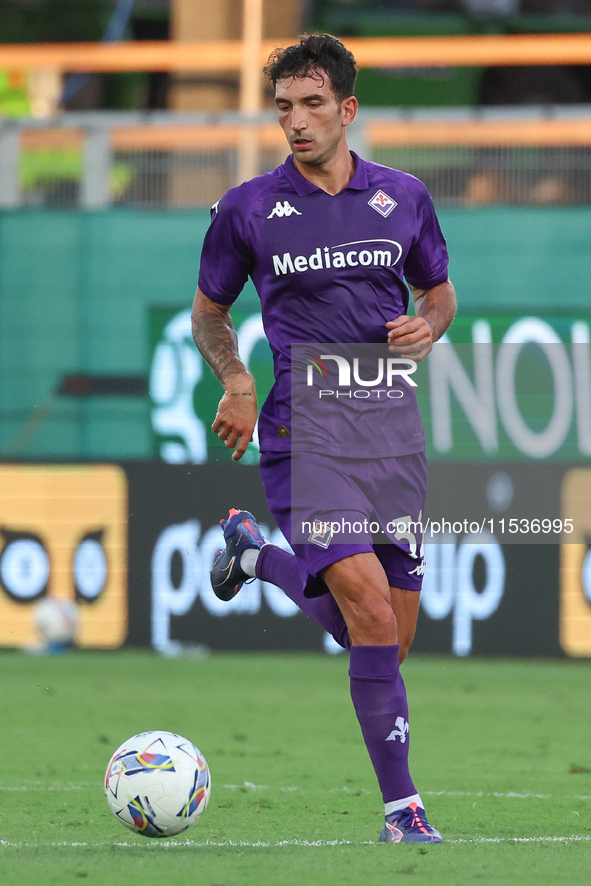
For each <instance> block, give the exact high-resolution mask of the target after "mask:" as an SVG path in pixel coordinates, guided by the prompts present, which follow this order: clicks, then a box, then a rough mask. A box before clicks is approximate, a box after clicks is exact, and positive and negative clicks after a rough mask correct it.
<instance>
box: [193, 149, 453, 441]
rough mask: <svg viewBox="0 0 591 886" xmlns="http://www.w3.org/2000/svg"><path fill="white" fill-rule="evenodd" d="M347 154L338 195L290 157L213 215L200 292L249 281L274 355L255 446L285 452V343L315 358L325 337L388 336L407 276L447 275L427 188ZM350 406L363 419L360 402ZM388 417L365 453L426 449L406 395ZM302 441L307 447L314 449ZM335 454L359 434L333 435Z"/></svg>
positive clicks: (403, 304)
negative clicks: (348, 171) (351, 167)
mask: <svg viewBox="0 0 591 886" xmlns="http://www.w3.org/2000/svg"><path fill="white" fill-rule="evenodd" d="M353 158H354V160H355V173H354V175H353V177H352V179H351V181H350V182H349V184H348V185H347V187H346V188H345V189H344V190H343V191H341V192H340V193H339V194H336V195H335V196H331V195H330V194H327V193H326V192H325V191H323V190H322V189H321V188H319V187H317V186H316V185H314V184H312V183H311V182H309V181H308V180H307V179H305V178H304V177H303V176H302V175H300V173H299V172H298V171H297V169H296V168H295V166H294V163H293V159H292V157H291V156H289V157H288V158H287V160H286V162H285V163H284V164H282V165H281V166H279V167H278V168H277V169H275V170H274V171H273V172H269V173H266V174H265V175H261V176H259V177H257V178H255V179H252V180H251V181H248V182H245V183H244V184H242V185H240V186H239V187H237V188H233V189H232V190H230V191H228V192H227V194H225V196H224V197H223V198H222V199H221V200H220V201H219V203H217V204H216V205H215V206H214V208H213V210H212V221H211V225H210V227H209V230H208V232H207V234H206V236H205V241H204V244H203V251H202V255H201V266H200V272H199V288H200V289H201V291H202V292H203V293H204V294H205V295H206V296H207V297H208V298H210V299H211V300H212V301H214V302H217V303H219V304H224V305H230V304H232V303H233V302H234V300H235V299H236V298H237V297H238V295H239V294H240V292H241V290H242V288H243V286H244V284H245V282H246V280H247V278H248V277H249V276H250V277H251V278H252V280H253V283H254V285H255V287H256V289H257V292H258V294H259V297H260V299H261V310H262V317H263V324H264V328H265V333H266V335H267V338H268V339H269V344H270V346H271V351H272V353H273V361H274V372H275V384H274V385H273V387H272V389H271V391H270V393H269V396H268V397H267V400H266V401H265V403H264V405H263V407H262V409H261V414H260V418H259V441H260V445H261V449H262V450H266V451H271V452H273V451H276V452H282V451H287V450H289V449H290V444H291V439H290V437H291V405H290V404H291V372H290V370H291V345H292V344H293V343H300V342H301V343H310V344H312V343H314V351H315V353H320V351H319V350H318V344H322V343H327V342H347V343H364V344H368V343H376V344H377V343H386V342H387V332H388V330H387V329H386V327H385V324H386V322H388V321H390V320H394V319H395V318H396V317H398V316H400V315H401V314H405V313H406V312H407V309H408V302H409V292H408V288H407V286H406V284H405V282H404V281H405V278H406V280H407V281H408V282H409V283H410V284H411V285H412V286H414V287H416V288H417V289H430V288H432V287H433V286H437V285H438V284H440V283H444V282H445V281H446V280H447V278H448V272H447V265H448V255H447V249H446V245H445V240H444V238H443V235H442V233H441V229H440V227H439V223H438V221H437V217H436V215H435V210H434V207H433V203H432V200H431V197H430V195H429V193H428V191H427V189H426V187H425V185H424V184H423V183H422V182H420V181H419V180H418V179H416V178H415V177H414V176H412V175H409V174H407V173H404V172H400V171H398V170H395V169H390V168H389V167H386V166H381V165H379V164H377V163H372V162H368V161H366V160H362V159H361V158H359V157H357V155H356V154H353ZM359 408H360V409H364V410H365V412H364V414H366V415H367V404H366V403H363V404H360V405H359ZM380 408H381V404H380ZM392 414H393V418H392V420H391V421H388V422H387V427H386V428H385V429H384V430H385V431H386V433H384V434H380V435H376V434H375V433H374V432H372V431H369V430H368V434H367V435H366V436H367V440H368V443H369V448H364V450H363V455H364V457H372V456H375V457H379V456H382V455H386V454H387V455H408V454H411V453H415V452H421V451H422V450H423V449H424V446H425V440H424V434H423V431H422V424H421V420H420V416H419V413H418V406H417V403H416V397H415V396H414V393H413V392H412V390H411V391H410V392H409V395H408V396H405V397H404V398H403V399H402V400H398V401H392ZM380 415H381V416H382V420H383V415H384V413H383V410H382V411H381V412H380ZM370 424H371V423H370ZM369 427H370V425H369V424H368V428H369ZM305 436H306V435H305V434H299V435H298V437H299V438H300V439H302V437H305ZM310 439H311V441H312V442H311V443H310V448H311V449H315V448H316V449H319V448H320V449H321V448H322V446H321V444H318V445H315V444H314V441H313V435H311V437H310ZM372 441H373V444H372ZM364 446H365V444H364ZM332 451H333V453H334V454H335V455H342V456H357V455H358V454H359V440H355V441H354V444H353V445H352V446H348V445H347V441H346V440H340V441H338V445H337V446H336V447H335V446H333V447H332Z"/></svg>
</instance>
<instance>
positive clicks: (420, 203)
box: [404, 179, 449, 289]
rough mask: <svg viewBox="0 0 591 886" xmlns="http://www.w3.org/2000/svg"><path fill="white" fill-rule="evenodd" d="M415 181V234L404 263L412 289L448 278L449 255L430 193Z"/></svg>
mask: <svg viewBox="0 0 591 886" xmlns="http://www.w3.org/2000/svg"><path fill="white" fill-rule="evenodd" d="M415 183H416V186H417V190H416V195H415V202H416V207H417V234H416V237H415V240H414V242H413V244H412V246H411V248H410V250H409V252H408V255H407V257H406V261H405V263H404V276H405V277H406V279H407V280H408V282H409V283H410V285H411V286H414V287H415V289H432V288H433V286H438V285H439V284H440V283H445V281H446V280H447V278H448V263H449V256H448V254H447V246H446V243H445V238H444V236H443V234H442V233H441V228H440V227H439V221H438V219H437V216H436V214H435V207H434V206H433V201H432V199H431V195H430V194H429V192H428V190H427V188H426V187H425V185H424V184H423V183H422V182H420V181H418V179H415Z"/></svg>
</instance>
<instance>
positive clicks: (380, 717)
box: [349, 644, 416, 803]
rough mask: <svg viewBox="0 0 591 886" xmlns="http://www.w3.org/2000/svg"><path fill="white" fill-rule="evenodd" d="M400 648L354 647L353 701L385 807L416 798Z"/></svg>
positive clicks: (351, 654)
mask: <svg viewBox="0 0 591 886" xmlns="http://www.w3.org/2000/svg"><path fill="white" fill-rule="evenodd" d="M398 650H399V646H398V644H396V645H395V646H352V647H351V653H350V659H349V677H350V678H351V698H352V699H353V704H354V706H355V712H356V714H357V719H358V720H359V725H360V726H361V731H362V733H363V738H364V741H365V744H366V746H367V750H368V752H369V756H370V758H371V762H372V763H373V768H374V769H375V773H376V775H377V777H378V783H379V785H380V789H381V791H382V796H383V798H384V803H390V802H392V801H393V800H398V799H400V798H402V797H410V796H411V795H412V794H416V788H415V786H414V784H413V781H412V778H411V777H410V772H409V769H408V746H409V734H408V703H407V700H406V688H405V686H404V680H403V679H402V676H401V674H400V666H399V664H398Z"/></svg>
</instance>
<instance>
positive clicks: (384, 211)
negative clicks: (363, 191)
mask: <svg viewBox="0 0 591 886" xmlns="http://www.w3.org/2000/svg"><path fill="white" fill-rule="evenodd" d="M367 202H368V204H369V205H370V206H371V208H372V209H375V211H376V212H379V213H380V215H383V216H384V218H387V217H388V216H389V215H390V213H391V212H392V210H393V209H395V208H396V207H397V206H398V203H397V202H396V200H393V199H392V197H388V195H387V194H385V193H384V191H376V193H375V194H374V195H373V197H372V198H371V200H368V201H367Z"/></svg>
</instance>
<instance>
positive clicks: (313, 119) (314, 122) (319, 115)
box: [275, 72, 357, 166]
mask: <svg viewBox="0 0 591 886" xmlns="http://www.w3.org/2000/svg"><path fill="white" fill-rule="evenodd" d="M275 104H276V105H277V109H278V111H279V123H280V125H281V128H282V129H283V131H284V132H285V135H286V137H287V140H288V142H289V145H290V147H291V150H292V151H293V155H294V159H295V160H297V161H298V162H299V163H304V164H309V165H310V166H322V165H323V164H325V163H328V162H330V160H332V159H333V157H334V156H335V155H336V153H337V150H338V148H339V145H340V143H341V141H344V139H345V131H346V127H347V126H348V125H349V123H350V122H351V121H352V120H353V118H354V117H355V113H356V110H357V100H356V99H355V98H353V97H352V96H351V97H350V98H347V99H345V100H344V101H342V102H340V103H339V102H338V100H337V99H336V97H335V94H334V92H333V91H332V86H331V84H330V80H329V79H328V77H327V76H326V74H324V73H323V72H319V73H318V74H317V75H314V76H311V77H290V78H288V79H285V80H278V81H277V83H276V86H275Z"/></svg>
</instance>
